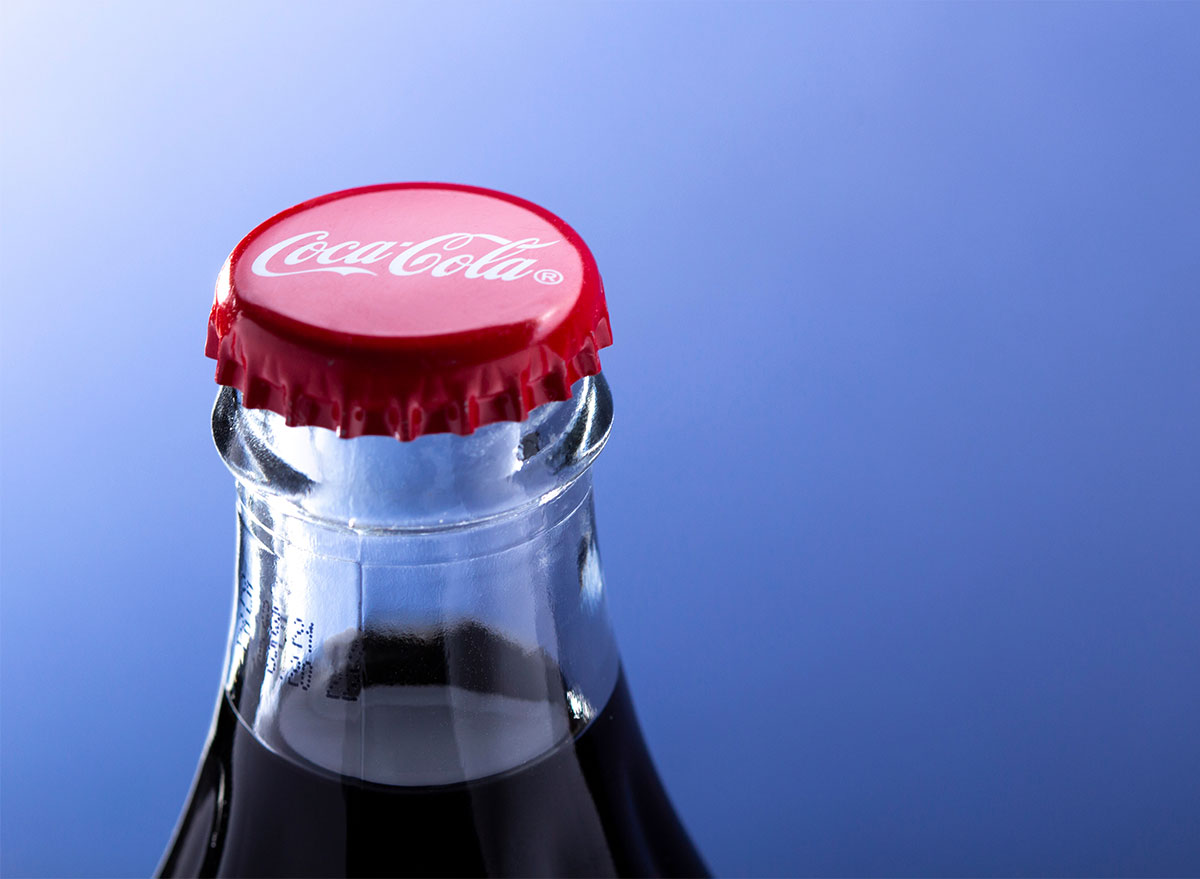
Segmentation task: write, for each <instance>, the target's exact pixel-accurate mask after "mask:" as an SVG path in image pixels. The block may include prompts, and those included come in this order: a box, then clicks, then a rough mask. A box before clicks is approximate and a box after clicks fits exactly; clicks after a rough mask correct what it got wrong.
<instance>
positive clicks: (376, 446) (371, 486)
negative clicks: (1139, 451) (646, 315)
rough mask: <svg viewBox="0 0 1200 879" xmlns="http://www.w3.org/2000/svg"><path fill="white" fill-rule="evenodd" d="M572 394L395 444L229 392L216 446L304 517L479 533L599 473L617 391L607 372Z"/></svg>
mask: <svg viewBox="0 0 1200 879" xmlns="http://www.w3.org/2000/svg"><path fill="white" fill-rule="evenodd" d="M571 391H572V393H571V396H570V397H569V398H568V399H567V400H565V401H563V402H558V403H547V404H544V405H543V406H540V407H538V408H537V409H535V410H534V411H533V412H531V413H530V417H529V418H528V419H527V420H526V421H523V422H498V423H495V424H490V425H486V426H484V427H482V428H480V429H479V430H477V431H475V432H474V433H473V434H470V435H468V436H456V435H453V434H429V435H425V436H422V437H418V438H417V439H415V440H413V441H411V442H407V443H398V442H396V441H395V440H394V439H392V438H391V437H383V436H361V437H356V438H354V439H342V438H340V437H338V436H337V435H336V434H334V433H333V432H332V431H329V430H327V429H325V428H319V427H305V426H294V425H288V424H287V422H286V419H285V418H284V417H283V416H282V415H279V414H277V413H275V412H272V411H270V410H264V409H250V408H247V407H246V406H245V405H243V401H242V398H241V395H240V393H239V392H238V391H237V390H236V389H234V388H228V387H226V388H222V390H221V391H220V392H219V393H218V395H217V400H216V403H215V405H214V407H213V420H212V425H213V439H214V442H215V444H216V446H217V450H218V452H219V453H220V454H221V457H222V458H223V459H224V461H225V465H226V466H227V467H228V468H229V470H230V471H231V472H232V473H233V475H234V476H235V477H236V478H237V480H238V483H239V485H240V486H241V487H242V488H244V489H245V490H246V491H247V492H249V493H251V494H253V495H256V496H259V497H262V498H263V499H270V500H272V501H283V502H286V504H287V508H288V512H289V514H294V515H297V516H299V517H301V518H304V519H306V520H309V521H315V522H318V523H321V524H326V525H329V526H331V527H333V528H335V529H347V528H348V529H351V530H353V531H355V532H358V533H363V534H365V533H368V532H373V531H382V532H388V533H394V532H397V531H403V532H409V533H412V534H419V533H430V532H444V531H449V530H455V529H461V528H467V527H471V528H477V527H482V526H484V525H486V524H488V523H493V522H497V523H498V522H501V521H502V520H505V519H509V518H514V517H520V516H522V515H523V514H525V513H527V512H528V511H529V510H531V509H532V508H534V507H537V506H539V505H546V504H549V503H550V502H551V501H553V500H554V499H555V498H558V497H560V496H562V495H563V494H564V493H566V492H567V491H568V489H569V488H570V487H571V486H572V484H573V483H574V482H575V481H576V480H578V479H579V477H580V476H582V475H583V474H584V473H586V472H587V471H588V469H589V468H590V467H591V465H592V463H593V462H594V461H595V459H596V456H597V455H598V454H599V453H600V451H601V450H602V449H603V448H604V445H605V443H606V442H607V441H608V437H609V433H610V431H611V428H612V419H613V405H612V394H611V392H610V390H609V387H608V383H607V381H605V379H604V377H603V376H602V375H596V376H590V377H586V378H583V379H580V380H579V381H577V382H576V383H575V385H574V387H573V388H572V389H571Z"/></svg>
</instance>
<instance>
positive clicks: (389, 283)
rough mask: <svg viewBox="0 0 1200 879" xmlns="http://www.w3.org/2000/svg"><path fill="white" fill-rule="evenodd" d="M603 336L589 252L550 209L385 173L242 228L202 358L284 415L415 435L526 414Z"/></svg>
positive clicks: (583, 364)
mask: <svg viewBox="0 0 1200 879" xmlns="http://www.w3.org/2000/svg"><path fill="white" fill-rule="evenodd" d="M611 344H612V335H611V333H610V332H609V328H608V310H607V308H606V307H605V304H604V287H603V284H602V283H601V281H600V273H599V271H598V270H597V268H596V261H595V260H594V259H593V258H592V254H591V252H590V251H589V250H588V248H587V245H586V244H584V243H583V240H582V239H581V238H580V237H579V235H578V234H576V232H575V231H574V230H573V229H572V228H571V227H570V226H568V225H567V224H566V223H564V222H563V221H562V220H560V219H559V218H558V217H556V216H554V215H553V214H551V213H550V212H549V211H546V210H543V209H542V208H540V207H538V206H537V205H535V204H531V203H530V202H527V201H525V200H524V199H520V198H516V197H514V196H511V195H505V194H504V193H501V192H494V191H492V190H489V189H480V188H478V187H474V186H458V185H455V184H450V183H392V184H385V185H382V186H365V187H362V188H359V189H347V190H345V191H343V192H335V193H332V194H330V195H324V196H321V197H320V198H314V199H312V200H310V201H306V202H304V203H302V204H298V205H296V206H295V207H293V208H289V209H287V210H286V211H283V212H282V213H280V214H277V215H276V216H274V217H272V218H271V219H269V220H267V221H266V222H265V223H263V224H261V225H260V226H259V227H258V228H256V229H255V230H254V231H253V232H251V233H250V234H249V235H247V236H246V237H245V238H243V239H242V241H241V243H240V244H238V246H237V247H236V248H235V249H234V251H233V253H232V254H231V255H230V257H229V259H228V260H227V261H226V263H225V266H224V267H223V268H222V270H221V274H220V277H219V278H218V279H217V292H216V301H215V302H214V303H213V307H212V313H211V315H210V317H209V320H208V344H207V346H206V348H205V353H206V354H207V355H208V356H209V357H212V358H214V359H215V360H216V361H217V374H216V377H217V382H218V383H219V384H223V385H229V386H231V387H235V388H237V389H238V390H240V391H241V392H242V402H243V404H244V405H246V406H248V407H251V408H256V409H270V410H271V411H273V412H278V413H279V414H280V415H283V416H284V417H285V418H286V419H287V423H288V424H293V425H317V426H320V427H328V428H331V429H333V430H336V431H337V432H338V433H339V434H340V435H341V436H344V437H355V436H361V435H363V434H384V435H391V436H395V437H397V438H398V439H403V440H410V439H413V438H415V437H418V436H421V435H422V434H426V433H444V432H453V433H458V434H468V433H471V432H472V431H473V430H475V428H477V427H479V426H480V425H482V424H490V423H491V422H494V421H521V420H524V418H525V417H526V416H527V415H528V414H529V410H530V409H532V408H533V407H535V406H539V405H541V404H542V403H547V402H550V401H551V400H565V399H567V398H568V397H569V396H570V395H571V385H572V384H573V383H574V382H575V381H576V380H577V379H579V378H582V377H583V376H585V375H592V374H594V373H597V372H599V371H600V359H599V356H598V355H597V350H598V349H599V348H602V347H604V346H606V345H611Z"/></svg>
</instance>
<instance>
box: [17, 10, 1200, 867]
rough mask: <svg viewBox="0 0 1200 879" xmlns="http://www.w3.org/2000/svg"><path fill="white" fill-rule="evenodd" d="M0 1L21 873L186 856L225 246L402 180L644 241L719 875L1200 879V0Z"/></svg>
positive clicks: (632, 519)
mask: <svg viewBox="0 0 1200 879" xmlns="http://www.w3.org/2000/svg"><path fill="white" fill-rule="evenodd" d="M3 15H4V20H3V46H2V49H3V61H2V64H3V71H4V73H3V121H4V135H3V181H2V187H3V188H2V192H0V195H2V198H3V202H2V210H3V232H2V237H0V252H2V253H3V257H2V259H0V271H2V272H3V278H2V281H3V313H2V320H3V330H2V332H3V339H2V343H3V370H2V375H0V382H2V387H3V404H2V407H0V415H2V418H3V436H2V468H3V469H2V479H3V486H2V489H3V490H2V498H3V509H2V516H3V544H2V547H0V553H2V564H3V604H2V611H3V647H2V650H3V653H2V658H3V688H2V689H3V705H2V708H3V716H2V728H0V729H2V735H3V739H2V743H3V770H2V771H3V778H2V781H3V792H2V803H0V805H2V858H3V861H2V867H3V871H4V873H6V874H8V875H13V876H17V875H39V876H40V875H89V876H100V875H134V874H146V873H148V872H149V871H150V870H152V869H153V867H154V865H155V863H156V861H157V858H158V857H159V854H160V852H161V849H162V847H163V845H164V843H165V841H166V839H167V836H168V834H169V832H170V830H171V827H172V825H173V823H174V821H175V818H176V815H177V812H178V809H179V807H180V805H181V803H182V801H183V797H184V794H185V793H186V789H187V786H188V784H189V782H190V778H191V775H192V772H193V769H194V766H195V762H196V759H197V757H198V756H199V752H200V747H201V744H202V741H203V738H204V734H205V730H206V727H207V724H208V721H209V717H210V712H211V709H212V705H213V701H214V697H215V694H216V689H217V686H218V676H219V672H220V666H221V663H222V659H223V652H224V645H225V637H226V631H227V623H228V613H229V609H230V606H231V603H232V595H231V589H230V584H231V571H232V561H233V485H232V479H231V478H230V477H229V476H228V474H227V473H226V471H225V470H224V468H223V467H222V465H221V463H220V461H219V460H218V458H217V456H216V454H215V452H214V450H213V448H212V445H211V440H210V438H209V432H208V430H209V429H208V416H209V407H210V405H211V401H212V398H213V396H214V391H215V388H214V386H213V384H212V364H211V362H210V361H207V360H205V359H204V357H203V356H202V346H203V339H204V332H205V321H206V317H207V311H208V306H209V303H210V297H211V290H212V284H213V281H214V279H215V276H216V273H217V269H218V268H219V266H220V265H221V262H222V261H223V259H224V257H225V255H226V254H227V252H228V251H229V250H230V249H231V248H232V246H233V245H234V244H235V243H236V242H237V241H238V239H239V238H240V237H241V236H242V235H243V234H244V233H245V232H247V231H248V230H249V229H250V228H252V227H253V226H254V225H255V224H257V223H258V222H259V221H260V220H262V219H264V218H265V217H267V216H269V215H271V214H273V213H275V212H276V211H278V210H279V209H281V208H283V207H285V206H287V205H290V204H293V203H295V202H297V201H301V200H303V199H305V198H308V197H310V196H314V195H318V194H321V193H324V192H327V191H331V190H336V189H341V188H344V187H348V186H355V185H361V184H367V183H375V182H381V181H390V180H403V179H415V180H422V179H432V180H452V181H459V182H466V183H474V184H478V185H483V186H489V187H494V188H498V189H503V190H507V191H511V192H514V193H516V194H519V195H521V196H524V197H526V198H529V199H532V200H534V201H537V202H539V203H541V204H544V205H545V206H547V207H548V208H550V209H551V210H553V211H555V212H556V213H558V214H560V215H561V216H563V217H564V218H566V219H567V220H568V221H569V222H570V223H572V224H573V225H574V226H575V227H576V228H577V229H578V230H579V231H580V232H581V233H582V234H583V236H584V237H585V239H586V240H587V241H588V242H589V243H590V245H591V247H592V249H593V251H594V252H595V254H596V256H597V258H598V260H599V262H600V265H601V268H602V271H603V273H604V276H605V279H606V282H607V286H608V290H609V299H610V305H611V310H612V314H613V326H614V329H615V333H616V338H617V344H616V347H614V348H612V349H610V350H609V351H607V352H606V353H605V356H604V365H605V371H606V374H607V375H608V376H609V378H610V380H611V382H612V385H613V387H614V391H615V394H616V401H617V423H616V428H615V433H614V436H613V440H612V442H611V444H610V446H609V449H608V450H607V451H606V453H605V454H604V456H603V457H602V458H601V461H600V463H599V464H598V465H597V474H596V479H597V489H598V512H599V516H600V521H601V536H602V541H603V551H604V558H605V564H606V568H607V573H608V580H609V584H610V589H611V595H610V598H611V602H612V608H613V612H614V614H615V617H616V624H617V628H618V635H619V638H620V641H621V645H622V650H623V654H624V658H625V662H626V667H627V670H628V672H629V676H630V678H631V682H632V686H633V689H634V693H635V697H636V699H637V702H638V705H639V708H640V713H641V717H642V721H643V724H644V727H645V729H646V733H647V736H648V738H649V740H650V742H651V745H652V749H653V750H654V752H655V755H656V757H657V760H658V763H659V765H660V767H661V770H662V773H663V775H664V777H665V779H666V782H667V784H668V787H669V789H670V790H671V791H672V793H673V796H674V799H675V801H676V803H677V804H678V807H679V810H680V812H681V814H682V815H683V817H684V819H685V820H686V822H687V824H688V825H689V826H690V828H691V830H692V831H693V834H694V836H695V838H696V839H697V841H698V842H699V844H700V845H701V847H702V849H703V851H704V852H705V854H706V855H707V857H708V858H709V860H710V862H711V864H712V866H713V868H714V869H715V870H716V871H718V872H719V873H722V874H751V875H767V874H774V875H778V874H804V875H811V874H820V875H835V876H855V875H897V876H901V875H943V874H956V875H972V876H974V875H993V874H1011V875H1021V874H1040V875H1075V874H1092V875H1107V874H1125V875H1134V874H1153V875H1167V874H1191V875H1196V874H1198V873H1200V831H1198V827H1200V589H1198V586H1200V462H1198V455H1197V449H1198V448H1200V348H1198V345H1197V339H1198V334H1200V6H1198V5H1196V4H1164V5H1156V4H1105V5H1076V4H1044V5H1043V4H1011V5H986V4H981V5H976V4H970V5H954V6H949V5H940V4H919V5H858V4H853V5H832V4H822V5H802V4H779V5H772V4H758V3H739V4H719V3H693V4H672V3H647V4H615V3H614V4H569V5H565V6H563V5H559V4H551V3H547V4H534V3H521V4H514V5H507V4H505V5H501V4H494V5H492V4H484V5H463V4H389V3H374V4H366V3H348V4H336V5H335V4H300V3H276V4H268V3H255V4H235V3H225V4H218V3H193V4H189V5H188V7H187V8H183V7H182V6H179V5H178V4H157V3H154V4H152V3H145V4H132V3H123V4H100V3H81V4H78V5H73V6H69V5H63V4H59V3H42V2H12V0H8V2H6V3H5V4H4V13H3Z"/></svg>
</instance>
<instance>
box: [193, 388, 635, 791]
mask: <svg viewBox="0 0 1200 879" xmlns="http://www.w3.org/2000/svg"><path fill="white" fill-rule="evenodd" d="M611 422H612V405H611V397H610V395H609V393H608V389H607V386H606V384H605V383H604V381H603V379H602V378H600V377H598V376H597V377H595V378H593V379H584V380H582V381H580V382H579V383H577V385H576V387H575V393H574V395H573V397H572V398H571V399H570V400H567V401H565V402H562V403H555V404H549V405H547V406H543V407H540V408H539V409H538V410H535V412H534V413H533V414H532V416H531V417H530V419H529V420H528V421H526V422H522V423H503V424H495V425H489V426H487V427H484V428H481V429H480V430H478V431H477V432H476V433H474V434H472V435H471V436H467V437H457V436H449V435H433V436H427V437H422V438H420V439H417V440H415V441H413V442H409V443H400V442H397V441H396V440H394V439H392V438H389V437H359V438H356V439H353V440H342V439H339V438H338V437H336V436H335V435H334V434H333V433H331V432H329V431H326V430H324V429H321V428H307V427H292V426H288V425H287V424H286V423H285V421H284V419H283V418H282V417H281V416H278V415H275V414H274V413H270V412H266V411H263V410H250V409H246V408H244V407H243V406H242V405H241V401H240V398H239V396H238V394H237V392H236V391H233V390H230V389H225V390H223V391H222V392H221V394H220V396H219V397H218V400H217V404H216V407H215V409H214V413H213V432H214V437H215V439H216V442H217V446H218V449H219V450H220V451H221V454H222V456H223V457H224V459H225V461H226V463H227V464H228V465H229V467H230V469H231V470H232V471H233V473H234V475H235V476H236V477H237V480H238V519H239V542H238V563H237V564H238V599H237V604H236V607H235V613H234V623H233V632H232V636H231V645H230V656H229V662H228V668H227V674H226V691H227V694H228V697H229V699H230V701H231V704H232V705H233V706H234V709H235V710H236V711H237V713H238V714H239V716H240V717H241V719H242V720H243V721H244V722H245V723H246V724H247V726H248V727H249V728H250V729H252V730H253V731H254V732H255V734H256V735H257V736H258V738H259V739H260V741H262V743H263V744H265V745H267V746H268V747H270V748H272V749H273V750H275V751H277V752H278V753H281V754H283V755H285V756H288V757H290V758H291V759H293V760H296V761H298V762H301V763H304V764H307V765H310V766H312V767H314V768H316V769H317V770H321V771H326V772H330V773H333V774H336V775H341V776H350V777H353V778H357V779H362V780H365V781H370V782H377V783H383V784H393V785H439V784H451V783H456V782H461V781H467V780H471V779H475V778H480V777H484V776H488V775H492V774H495V773H498V772H503V771H506V770H508V769H511V768H515V767H516V766H519V765H521V764H523V763H525V762H528V761H529V760H533V759H536V758H537V757H538V756H540V755H541V754H543V753H545V752H547V751H550V750H552V749H553V748H555V747H557V746H559V745H560V744H562V743H563V742H565V741H567V740H569V738H570V737H571V736H572V735H573V734H577V733H578V732H580V731H582V729H583V728H584V727H586V725H587V723H588V722H589V721H590V720H591V718H592V717H593V716H594V714H595V712H596V711H598V710H599V709H601V708H603V706H604V704H605V702H607V700H608V697H609V696H610V695H611V693H612V690H613V687H614V686H615V683H616V679H617V674H618V659H617V652H616V648H615V643H614V641H613V637H612V632H611V627H610V625H609V620H608V614H607V608H606V606H605V600H604V590H603V582H602V576H601V571H600V562H599V556H598V550H597V545H596V533H595V522H594V514H593V508H592V500H591V475H590V472H589V467H590V466H591V463H592V461H593V460H594V459H595V456H596V455H597V454H598V453H599V451H600V449H601V448H602V447H603V445H604V442H605V440H606V439H607V436H608V431H609V427H610V426H611Z"/></svg>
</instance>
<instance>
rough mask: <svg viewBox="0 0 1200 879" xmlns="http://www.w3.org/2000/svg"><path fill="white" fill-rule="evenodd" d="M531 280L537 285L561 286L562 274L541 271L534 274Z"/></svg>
mask: <svg viewBox="0 0 1200 879" xmlns="http://www.w3.org/2000/svg"><path fill="white" fill-rule="evenodd" d="M533 279H534V280H535V281H537V282H538V283H539V284H561V283H562V280H563V276H562V272H556V271H554V269H542V270H540V271H538V272H535V273H534V275H533Z"/></svg>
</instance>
